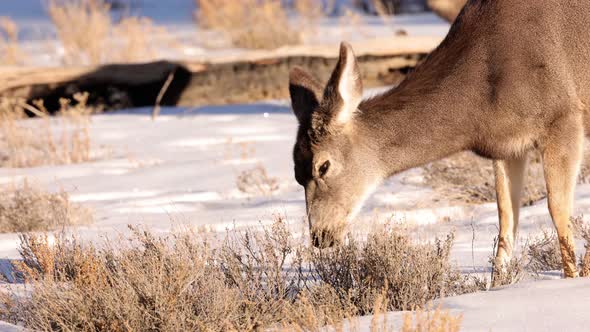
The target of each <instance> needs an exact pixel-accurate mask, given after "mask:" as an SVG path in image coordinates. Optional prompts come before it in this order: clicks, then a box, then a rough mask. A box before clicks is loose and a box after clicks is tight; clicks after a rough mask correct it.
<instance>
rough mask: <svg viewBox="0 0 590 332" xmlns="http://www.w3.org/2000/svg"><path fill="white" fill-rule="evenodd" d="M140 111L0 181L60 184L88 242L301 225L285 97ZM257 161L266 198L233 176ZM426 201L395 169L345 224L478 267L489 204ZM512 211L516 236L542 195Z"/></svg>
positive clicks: (539, 213) (538, 224)
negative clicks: (397, 236) (81, 147)
mask: <svg viewBox="0 0 590 332" xmlns="http://www.w3.org/2000/svg"><path fill="white" fill-rule="evenodd" d="M150 111H151V110H150V109H135V110H126V111H119V112H114V113H107V114H102V115H96V116H93V117H92V122H91V127H90V131H91V141H92V144H93V146H94V149H95V151H100V152H101V154H105V153H106V155H107V157H106V158H101V159H98V160H96V161H94V162H89V163H83V164H75V165H61V166H46V167H36V168H29V169H6V168H4V169H0V184H10V183H18V181H20V180H22V179H23V178H28V179H29V180H30V181H32V182H35V183H37V184H38V185H40V186H42V187H45V188H48V189H50V190H60V189H63V190H65V191H67V192H68V193H70V195H71V199H72V200H73V201H75V202H78V203H81V204H85V205H87V206H90V207H92V208H93V209H94V211H95V219H96V220H95V222H94V223H93V224H90V225H84V226H80V227H77V228H76V231H77V232H79V233H80V234H81V235H82V236H84V237H87V238H90V239H95V238H96V237H97V236H99V235H101V234H109V233H110V234H112V232H124V231H125V229H126V227H125V226H126V225H127V224H145V225H147V226H149V227H150V228H152V229H154V230H155V231H157V232H158V231H161V232H166V231H169V230H171V229H172V228H174V227H175V226H185V225H188V226H190V227H199V228H205V229H208V230H211V231H221V232H223V231H225V230H226V229H227V228H233V227H238V228H240V227H256V226H257V225H259V224H260V223H263V224H264V223H270V222H271V221H272V219H273V215H276V214H281V215H285V216H286V217H287V218H288V220H289V221H290V222H291V223H293V224H294V225H295V226H297V227H296V228H297V229H299V230H300V229H301V227H300V226H302V225H303V214H304V205H305V203H304V197H303V196H304V195H303V190H302V188H301V187H300V186H299V185H297V183H296V182H295V180H294V178H293V164H292V163H293V162H292V156H291V150H292V146H293V143H294V138H295V132H296V127H297V122H296V119H295V117H294V116H293V115H292V114H291V110H290V107H289V106H288V104H287V103H286V102H276V101H275V102H264V103H258V104H250V105H235V106H208V107H198V108H193V109H188V108H187V109H183V108H168V109H163V110H162V115H160V117H158V118H157V119H156V120H155V121H152V120H151V118H150V116H149V114H150ZM26 121H38V120H35V119H33V120H26ZM258 165H262V166H263V167H264V168H265V169H266V170H267V171H268V175H269V176H270V177H275V178H277V180H278V183H279V189H278V190H277V191H276V192H274V193H273V194H272V195H264V194H246V193H243V192H241V191H240V190H238V186H237V178H238V176H239V175H240V174H242V172H243V171H246V170H250V169H253V168H255V167H258ZM576 195H577V200H576V207H577V210H576V211H577V213H578V214H583V213H584V212H585V211H589V210H590V186H589V185H581V186H579V187H578V190H577V192H576ZM434 198H440V197H439V196H438V195H436V196H435V195H434V193H433V192H432V189H430V188H428V187H426V186H424V185H423V183H422V176H421V171H420V170H410V171H408V172H406V173H402V174H400V175H398V176H396V177H394V178H392V179H390V180H389V181H387V182H386V183H385V184H384V185H382V186H381V187H380V188H379V189H378V190H377V192H376V193H375V194H374V195H372V197H371V198H370V199H369V201H368V202H367V204H366V205H365V207H364V209H363V214H362V215H361V217H360V218H359V221H358V222H357V223H355V225H353V226H351V230H352V231H353V232H356V233H360V234H362V233H364V232H366V231H367V230H369V229H371V228H372V227H374V225H375V224H376V223H383V222H387V221H394V222H400V223H405V224H407V225H410V226H414V227H413V228H414V229H415V230H416V233H417V235H418V236H419V237H423V238H425V239H428V238H431V237H432V236H434V235H436V234H441V233H444V232H448V231H450V230H454V231H455V232H456V235H457V242H456V245H455V249H454V250H455V252H454V254H455V257H456V259H457V261H458V263H459V264H460V265H461V266H464V267H465V268H466V269H467V268H472V267H473V266H474V265H475V267H476V268H482V267H485V266H487V263H488V262H487V259H488V256H489V255H490V254H491V251H492V244H493V238H494V236H496V235H497V212H496V207H495V204H484V205H453V204H450V203H448V202H444V201H437V200H435V199H434ZM521 215H522V221H521V226H520V230H521V234H522V235H526V234H528V233H531V232H532V233H535V232H539V231H540V230H541V228H543V227H551V222H550V218H549V215H548V212H547V208H546V203H545V201H541V202H539V203H537V204H536V205H534V206H531V207H527V208H524V209H523V211H522V214H521ZM474 234H475V239H473V236H474ZM0 239H1V240H2V241H0V243H1V245H0V257H15V255H16V251H15V249H16V236H15V235H11V234H5V235H0ZM472 241H473V242H472ZM581 249H582V243H580V250H581ZM472 254H473V257H472Z"/></svg>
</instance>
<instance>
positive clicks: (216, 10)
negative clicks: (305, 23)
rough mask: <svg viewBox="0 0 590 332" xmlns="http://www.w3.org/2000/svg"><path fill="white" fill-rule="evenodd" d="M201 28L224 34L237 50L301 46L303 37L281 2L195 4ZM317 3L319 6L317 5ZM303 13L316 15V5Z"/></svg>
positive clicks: (207, 1)
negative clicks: (293, 24)
mask: <svg viewBox="0 0 590 332" xmlns="http://www.w3.org/2000/svg"><path fill="white" fill-rule="evenodd" d="M195 1H196V4H197V7H198V9H197V11H196V13H195V18H196V21H197V24H198V25H199V26H200V27H202V28H204V29H212V30H217V31H219V32H222V33H223V34H224V35H225V36H226V37H227V38H228V39H229V40H230V41H231V42H232V44H233V45H234V46H237V47H242V48H253V49H274V48H278V47H281V46H284V45H292V44H298V43H300V42H301V34H300V32H299V31H298V30H300V28H301V27H300V28H299V29H297V28H296V27H293V26H292V25H291V24H290V23H289V18H288V16H287V11H286V9H285V8H284V7H283V5H282V3H281V1H280V0H242V1H233V0H195ZM313 3H316V2H313ZM299 9H300V10H303V11H307V12H308V13H310V14H313V15H316V14H315V13H316V12H317V9H316V5H313V4H312V2H309V5H302V6H301V7H300V8H299Z"/></svg>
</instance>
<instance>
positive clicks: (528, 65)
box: [290, 0, 590, 277]
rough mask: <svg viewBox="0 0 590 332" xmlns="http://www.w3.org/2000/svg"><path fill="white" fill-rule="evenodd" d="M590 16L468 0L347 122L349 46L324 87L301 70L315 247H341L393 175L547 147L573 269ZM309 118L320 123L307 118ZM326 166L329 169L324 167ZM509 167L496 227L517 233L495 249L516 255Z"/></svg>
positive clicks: (570, 270)
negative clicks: (439, 36) (463, 154)
mask: <svg viewBox="0 0 590 332" xmlns="http://www.w3.org/2000/svg"><path fill="white" fill-rule="evenodd" d="M589 11H590V0H579V1H575V2H567V3H564V2H562V1H559V0H539V1H533V2H514V1H511V0H495V1H492V0H471V1H468V2H467V4H466V5H465V7H464V8H463V10H462V11H461V14H460V15H459V16H458V18H457V20H456V21H455V22H454V24H453V25H452V27H451V29H450V31H449V34H448V35H447V37H446V38H445V40H444V41H443V42H442V43H441V45H440V46H439V47H438V48H437V49H436V50H434V51H433V52H432V54H431V55H430V56H429V57H428V58H427V59H426V60H425V61H424V62H423V63H422V64H421V65H420V66H418V67H417V68H416V70H415V71H414V72H413V73H411V74H410V75H409V76H408V77H407V78H406V79H405V80H404V81H403V82H402V83H401V84H400V85H399V86H398V87H396V88H394V89H392V90H390V91H388V92H386V93H384V94H382V95H379V96H376V97H373V98H371V99H368V100H365V101H363V102H361V103H360V104H359V105H358V107H357V111H356V112H355V113H354V114H353V116H352V117H351V118H350V120H349V121H348V122H347V123H344V124H343V123H336V121H335V120H334V119H336V118H338V115H339V114H340V113H339V112H341V110H342V109H344V108H345V107H343V105H348V104H350V103H352V104H354V102H351V101H350V100H349V99H348V97H347V96H342V95H341V94H340V92H339V91H340V90H339V89H338V84H339V82H350V81H351V80H350V79H349V80H347V79H342V78H341V76H343V75H346V73H351V72H352V73H354V75H357V76H358V75H359V73H358V69H356V70H348V71H346V70H345V68H346V63H348V62H347V61H346V58H347V57H350V56H354V55H353V54H352V50H351V48H350V47H349V46H348V45H347V44H343V46H342V51H341V61H340V63H339V65H338V66H337V67H336V69H335V71H334V74H333V76H332V79H331V80H330V82H329V83H328V86H327V87H326V88H325V89H324V91H323V93H322V92H321V90H319V89H318V88H319V86H320V84H319V83H317V81H315V80H314V79H313V78H312V77H311V76H310V75H308V74H306V73H305V72H303V71H301V70H296V71H294V72H293V74H292V75H291V82H290V83H291V93H292V98H293V101H294V108H295V112H296V114H298V118H299V119H300V129H299V133H298V139H297V143H296V145H295V151H294V160H295V169H296V177H297V179H298V181H299V183H300V184H302V185H303V186H304V187H305V189H306V201H307V208H308V216H309V217H310V225H311V226H312V236H314V239H316V240H317V241H316V242H318V243H319V242H321V241H320V240H324V239H328V240H329V241H327V243H326V244H325V245H331V244H332V243H334V242H337V240H338V238H339V237H340V236H341V232H342V231H341V230H342V229H343V225H344V224H345V222H346V221H347V220H348V219H350V218H351V216H353V215H354V210H355V209H356V208H357V207H358V205H359V204H361V203H362V199H363V197H364V196H366V194H367V192H368V191H370V189H371V187H372V186H373V185H375V184H376V183H379V182H381V181H382V180H383V179H385V178H387V177H389V176H391V175H393V174H396V173H398V172H401V171H403V170H406V169H409V168H412V167H416V166H420V165H423V164H425V163H428V162H431V161H434V160H437V159H441V158H444V157H447V156H449V155H451V154H453V153H456V152H459V151H464V150H471V151H473V152H475V153H477V154H479V155H481V156H484V157H487V158H490V159H494V160H497V161H505V164H506V165H509V164H514V162H513V161H516V160H522V159H523V158H526V154H527V152H528V151H530V150H533V149H540V151H541V152H542V154H543V163H544V169H545V178H546V182H547V189H548V201H549V210H550V212H551V216H552V218H553V221H554V223H555V225H556V228H557V232H558V234H559V238H560V240H561V243H562V256H563V261H564V269H565V274H566V276H568V277H573V276H575V275H576V268H575V258H574V255H573V254H572V253H573V236H572V233H571V230H570V221H569V218H570V216H571V209H572V205H573V190H574V186H575V179H576V176H577V172H578V169H579V164H580V161H581V151H582V144H583V137H584V133H585V132H587V131H588V130H590V116H588V111H587V108H586V106H585V105H586V104H587V103H588V99H590V84H589V82H590V65H589V63H590V38H586V32H587V31H588V29H590V14H588V12H589ZM354 66H355V67H356V64H355V65H354ZM335 77H337V78H338V79H335ZM352 81H354V80H352ZM312 82H313V83H312ZM298 89H299V90H298ZM297 91H299V92H301V91H307V92H306V94H305V96H304V97H305V98H304V99H305V100H306V101H305V102H304V103H303V104H302V103H300V102H299V103H298V104H297V103H296V102H295V101H297V100H300V98H303V97H302V95H301V93H298V92H297ZM301 105H305V106H301ZM302 114H307V115H305V116H303V115H302ZM313 118H321V119H322V121H309V120H307V119H313ZM302 119H305V120H303V121H302ZM326 161H329V164H330V167H329V168H328V171H327V172H320V169H321V166H322V165H325V163H326ZM497 166H498V167H500V166H501V163H497ZM499 171H501V170H499V169H498V170H497V174H498V172H499ZM520 172H521V170H518V172H516V173H520ZM324 173H325V174H324ZM505 173H506V174H505V176H502V175H500V176H499V177H498V178H497V187H498V188H497V190H498V197H499V201H498V204H499V209H500V223H501V225H503V226H501V227H500V228H501V229H511V231H510V232H509V233H508V232H507V231H506V232H504V234H501V240H503V239H504V238H508V239H509V242H510V243H505V244H504V245H503V249H502V250H500V249H499V251H498V256H501V255H503V254H502V253H501V252H502V251H506V254H507V255H508V256H509V251H510V248H511V246H512V243H511V242H512V241H513V237H514V236H515V232H513V231H512V229H514V228H515V227H516V224H517V222H518V221H517V213H516V212H515V211H516V210H515V209H513V204H512V203H511V202H512V201H513V199H512V198H510V199H509V198H508V197H514V196H515V195H516V196H518V195H519V192H518V191H519V190H520V188H513V186H511V183H512V182H518V181H520V180H519V179H517V178H516V177H514V176H512V177H511V176H510V174H508V173H510V172H505ZM512 173H514V172H512ZM506 190H508V191H510V192H506ZM517 192H518V193H517ZM517 194H518V195H517ZM511 210H512V212H510V211H511ZM335 225H337V226H335ZM508 235H510V236H508ZM499 258H501V259H503V257H499Z"/></svg>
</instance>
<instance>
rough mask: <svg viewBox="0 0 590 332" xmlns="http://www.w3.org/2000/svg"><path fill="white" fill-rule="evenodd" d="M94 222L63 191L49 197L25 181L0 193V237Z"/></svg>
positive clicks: (84, 210)
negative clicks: (2, 234) (0, 235)
mask: <svg viewBox="0 0 590 332" xmlns="http://www.w3.org/2000/svg"><path fill="white" fill-rule="evenodd" d="M91 221H92V215H91V213H90V211H89V210H87V209H86V208H83V207H81V206H79V205H77V204H73V203H71V202H70V200H69V197H68V194H67V193H66V192H64V191H60V192H57V193H49V192H46V191H43V190H41V189H39V188H37V187H35V186H32V185H30V184H29V183H28V182H27V181H24V182H23V183H22V184H21V185H19V186H15V187H13V188H3V189H2V190H1V191H0V233H16V232H32V231H49V230H55V229H59V228H63V227H65V226H70V225H77V224H84V223H88V222H91Z"/></svg>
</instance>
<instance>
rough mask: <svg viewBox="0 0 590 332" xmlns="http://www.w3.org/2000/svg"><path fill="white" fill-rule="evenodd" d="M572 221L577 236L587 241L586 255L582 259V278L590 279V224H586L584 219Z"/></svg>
mask: <svg viewBox="0 0 590 332" xmlns="http://www.w3.org/2000/svg"><path fill="white" fill-rule="evenodd" d="M572 221H573V225H574V230H575V233H576V235H578V237H581V238H582V239H584V241H586V244H585V245H584V247H585V249H586V253H585V254H584V256H583V257H581V258H580V276H582V277H590V224H589V223H587V222H584V220H583V219H582V217H576V218H573V220H572Z"/></svg>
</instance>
